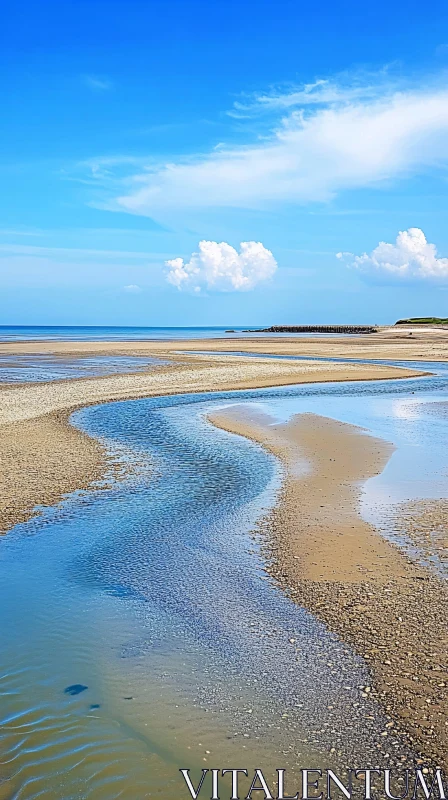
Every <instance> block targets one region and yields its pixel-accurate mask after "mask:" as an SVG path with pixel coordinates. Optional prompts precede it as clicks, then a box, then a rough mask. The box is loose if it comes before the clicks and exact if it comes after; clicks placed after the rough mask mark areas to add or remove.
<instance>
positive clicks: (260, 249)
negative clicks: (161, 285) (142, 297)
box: [165, 241, 277, 292]
mask: <svg viewBox="0 0 448 800" xmlns="http://www.w3.org/2000/svg"><path fill="white" fill-rule="evenodd" d="M165 263H166V266H167V268H168V273H167V280H168V282H169V283H171V284H172V285H173V286H177V288H178V289H179V290H183V289H186V290H189V291H193V292H200V291H201V289H202V288H206V289H212V290H215V291H220V292H232V291H233V292H241V291H247V290H248V289H253V288H254V287H255V286H256V285H257V284H258V283H260V282H262V281H266V280H268V279H269V278H272V276H273V275H274V273H275V271H276V269H277V262H276V260H275V258H274V256H273V255H272V253H271V251H270V250H267V249H266V247H264V246H263V245H262V244H261V242H241V245H240V252H239V253H238V252H237V251H236V250H235V248H234V247H232V246H231V245H230V244H227V243H226V242H220V243H218V242H206V241H202V242H199V252H198V253H193V254H192V256H191V258H190V260H189V261H188V262H187V263H185V262H184V260H183V258H173V259H170V260H169V261H166V262H165Z"/></svg>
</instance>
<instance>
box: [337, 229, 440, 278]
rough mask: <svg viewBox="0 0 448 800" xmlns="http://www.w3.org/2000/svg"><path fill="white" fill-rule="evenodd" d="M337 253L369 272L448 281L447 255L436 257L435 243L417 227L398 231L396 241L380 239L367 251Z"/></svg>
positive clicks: (362, 270)
mask: <svg viewBox="0 0 448 800" xmlns="http://www.w3.org/2000/svg"><path fill="white" fill-rule="evenodd" d="M337 257H338V258H340V259H345V260H348V261H349V263H351V265H352V266H354V267H355V268H356V269H359V270H360V271H361V272H363V273H366V274H370V275H372V274H373V275H375V274H376V275H388V276H389V277H392V276H395V277H398V278H405V279H409V278H411V279H422V280H439V281H443V282H448V258H438V256H437V249H436V246H435V245H434V244H430V243H429V242H428V241H427V240H426V236H425V234H424V233H423V231H422V230H420V228H409V229H408V230H407V231H400V233H399V234H398V236H397V238H396V240H395V244H388V243H387V242H380V243H379V245H378V246H377V247H375V249H374V250H372V252H371V253H370V255H367V253H364V254H363V255H362V256H354V255H353V254H352V253H337Z"/></svg>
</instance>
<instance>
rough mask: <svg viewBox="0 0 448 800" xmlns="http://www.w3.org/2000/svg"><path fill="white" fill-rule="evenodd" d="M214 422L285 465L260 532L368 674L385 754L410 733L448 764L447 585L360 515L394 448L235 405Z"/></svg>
mask: <svg viewBox="0 0 448 800" xmlns="http://www.w3.org/2000/svg"><path fill="white" fill-rule="evenodd" d="M211 420H212V422H213V423H214V424H216V425H218V426H219V427H222V428H225V429H226V430H229V431H231V432H233V433H238V434H240V435H244V436H246V437H248V438H251V439H253V440H255V441H257V442H259V443H260V444H262V445H263V446H264V447H266V448H267V449H268V450H270V451H271V452H273V453H274V454H275V455H276V456H277V457H279V458H280V459H281V462H282V464H283V465H284V469H285V478H284V484H283V489H282V494H281V497H280V501H279V503H278V505H277V507H276V508H275V509H274V511H273V512H272V513H271V514H270V515H269V516H268V517H267V518H266V519H265V520H264V521H263V522H262V524H261V532H262V534H263V540H264V542H265V547H266V552H267V557H268V563H269V564H270V566H269V571H270V572H271V574H272V575H273V576H274V577H275V579H276V580H277V581H278V582H279V583H280V585H281V586H282V587H283V588H284V590H285V591H286V592H287V593H288V594H289V595H290V596H291V597H292V598H293V599H294V600H295V601H296V602H297V603H299V604H300V605H301V606H304V607H305V608H307V609H308V610H310V611H311V612H312V613H313V614H314V615H315V616H317V617H318V618H319V619H321V620H322V621H323V622H324V623H325V624H326V625H327V627H328V628H329V629H330V630H332V631H333V632H334V633H336V634H337V635H339V636H340V637H341V639H343V640H344V641H345V642H347V643H349V644H350V645H351V646H352V647H353V648H354V649H355V651H356V652H358V653H359V655H361V656H362V657H363V658H364V659H365V660H366V661H367V663H368V664H369V666H370V668H371V675H372V678H371V685H370V686H368V687H367V688H366V687H359V688H360V693H361V697H362V696H363V695H364V696H365V695H366V694H368V693H371V694H372V696H375V697H377V698H378V699H379V700H380V701H381V702H382V703H383V704H384V706H385V708H386V711H387V713H388V714H389V715H390V727H389V729H388V730H386V731H385V732H384V737H385V745H386V749H387V743H388V742H390V747H393V736H394V733H395V731H400V732H402V733H404V734H405V735H406V736H407V738H408V740H409V743H410V745H411V746H412V747H414V748H416V749H417V750H418V751H419V752H421V753H422V757H423V759H425V760H427V761H428V762H431V763H432V764H437V765H439V764H440V765H443V764H445V765H446V741H447V719H448V696H447V687H448V665H447V652H448V647H447V645H448V635H447V630H446V613H447V608H448V604H447V601H448V591H447V587H446V583H445V582H443V581H441V580H439V579H438V578H437V577H436V576H435V575H433V574H431V573H430V572H429V571H426V570H425V568H424V567H419V566H417V565H416V564H414V563H413V562H412V561H411V560H410V559H409V558H408V557H407V556H406V555H405V554H404V553H402V552H401V551H400V550H399V549H398V548H397V547H395V546H394V545H393V544H390V543H388V542H387V541H386V540H385V539H383V538H382V536H381V535H380V534H379V533H378V532H377V531H376V530H375V529H374V528H372V527H371V526H370V525H367V524H366V523H365V522H364V521H363V520H362V519H361V517H360V514H359V510H358V509H359V497H360V491H361V488H360V486H361V485H362V482H363V481H365V480H366V479H367V478H369V477H370V476H373V475H375V474H378V473H379V472H381V471H382V469H383V468H384V466H385V464H386V462H387V460H388V458H389V456H390V454H391V452H392V448H391V446H390V445H389V444H388V443H386V442H383V441H382V440H379V439H375V438H374V437H371V436H367V435H366V434H365V432H364V431H362V430H361V429H359V428H356V427H355V426H352V425H347V424H344V423H340V422H336V421H334V420H331V419H327V418H324V417H318V416H314V415H312V414H301V415H298V416H297V417H293V418H292V419H291V420H290V421H289V422H288V423H287V424H281V425H278V424H272V420H271V419H270V418H268V417H264V416H263V415H260V414H253V413H250V411H248V410H247V407H245V408H244V407H238V406H236V405H235V406H233V407H230V408H229V409H224V410H223V411H220V412H219V414H214V415H213V416H212V417H211Z"/></svg>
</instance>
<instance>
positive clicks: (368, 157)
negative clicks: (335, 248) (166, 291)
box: [90, 75, 448, 219]
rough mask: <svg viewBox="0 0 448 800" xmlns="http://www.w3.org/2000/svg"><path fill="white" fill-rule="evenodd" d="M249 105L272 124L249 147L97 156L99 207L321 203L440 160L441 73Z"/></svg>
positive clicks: (133, 209)
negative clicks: (413, 83) (166, 156)
mask: <svg viewBox="0 0 448 800" xmlns="http://www.w3.org/2000/svg"><path fill="white" fill-rule="evenodd" d="M254 104H255V105H257V106H269V107H270V111H271V112H272V113H273V119H274V120H275V121H273V122H272V125H271V128H270V130H269V132H268V135H263V137H262V138H260V137H259V138H257V139H256V140H255V141H254V142H253V143H252V144H248V145H246V146H231V145H228V146H225V145H221V146H220V147H219V148H218V149H213V150H211V151H210V152H208V153H205V154H204V153H199V154H191V155H190V156H189V157H182V158H173V159H172V160H171V161H170V162H169V163H166V162H165V163H155V162H154V159H146V161H145V160H143V159H139V160H138V164H137V163H135V160H133V159H126V157H117V159H116V163H115V164H114V163H113V159H109V160H108V161H106V160H101V159H96V160H95V162H92V163H91V165H90V169H91V174H93V175H95V176H96V179H97V180H98V182H99V183H100V184H101V182H102V181H103V185H104V189H105V190H106V191H107V193H108V199H107V200H106V204H107V207H108V208H110V209H111V210H120V211H123V210H124V211H127V212H129V213H133V214H140V215H146V216H152V217H155V218H156V219H157V218H159V219H160V218H161V217H163V216H164V215H165V214H166V213H167V212H168V211H172V210H179V211H180V210H185V209H200V208H211V207H214V208H217V207H226V206H227V207H235V208H252V209H261V208H271V207H272V206H273V205H275V204H284V203H296V204H297V203H300V204H306V203H312V202H327V201H329V200H331V199H332V198H334V197H335V196H337V195H338V194H339V193H341V192H343V191H344V190H349V189H357V188H363V187H371V186H375V185H378V184H380V183H381V182H383V183H384V182H390V181H396V180H399V179H402V178H404V177H407V176H411V175H416V174H421V173H424V172H425V171H428V170H431V169H433V168H437V169H439V170H440V169H441V168H443V169H446V167H447V166H448V81H446V80H444V79H443V76H442V77H440V79H439V81H438V83H436V82H435V81H432V82H427V83H426V84H425V85H424V86H422V87H417V88H406V89H403V88H402V89H397V86H396V84H395V83H394V82H392V81H388V80H386V78H385V77H384V76H383V75H381V76H380V77H379V78H378V80H377V83H374V82H373V80H372V79H369V80H366V81H364V82H362V81H361V80H360V79H359V77H358V76H356V79H354V80H353V81H352V83H351V84H350V82H349V80H348V78H345V80H344V82H342V83H337V82H335V81H334V80H333V81H331V80H328V81H324V80H319V81H316V82H315V83H313V84H309V85H306V86H303V87H299V88H297V89H295V90H294V91H288V92H287V93H284V94H283V95H282V94H279V93H277V94H272V93H271V94H266V95H260V96H259V97H258V98H256V100H254V101H253V103H252V108H253V106H254ZM263 125H264V128H263V130H265V123H263ZM252 126H253V120H252V121H251V127H252ZM262 127H263V126H262ZM109 171H111V172H112V173H113V179H112V177H111V175H110V174H109ZM120 187H121V191H120ZM103 207H104V206H103Z"/></svg>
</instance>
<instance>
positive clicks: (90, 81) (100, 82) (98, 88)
mask: <svg viewBox="0 0 448 800" xmlns="http://www.w3.org/2000/svg"><path fill="white" fill-rule="evenodd" d="M82 79H83V81H84V83H85V85H86V86H88V87H89V89H93V91H95V92H108V91H110V90H111V89H113V86H114V85H113V83H112V81H111V80H109V78H106V77H104V76H103V75H83V76H82Z"/></svg>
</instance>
